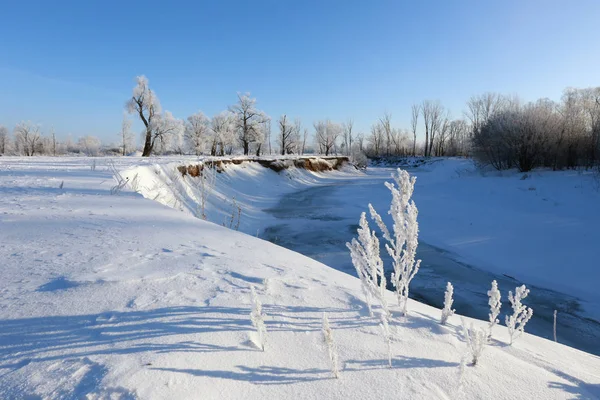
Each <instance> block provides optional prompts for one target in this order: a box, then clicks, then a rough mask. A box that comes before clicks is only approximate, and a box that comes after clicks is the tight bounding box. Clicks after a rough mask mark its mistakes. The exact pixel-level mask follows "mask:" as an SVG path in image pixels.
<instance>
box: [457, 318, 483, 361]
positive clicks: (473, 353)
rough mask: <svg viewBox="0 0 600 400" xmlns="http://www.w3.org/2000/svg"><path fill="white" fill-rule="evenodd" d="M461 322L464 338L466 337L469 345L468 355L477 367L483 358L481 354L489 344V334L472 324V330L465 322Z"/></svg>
mask: <svg viewBox="0 0 600 400" xmlns="http://www.w3.org/2000/svg"><path fill="white" fill-rule="evenodd" d="M461 320H462V330H463V336H464V337H465V342H466V344H467V354H468V356H469V357H470V358H471V364H472V365H473V366H475V365H477V362H478V361H479V359H480V358H481V353H482V352H483V349H484V348H485V345H486V344H487V340H488V332H487V331H486V330H485V329H483V328H475V327H473V323H471V327H470V328H467V324H466V323H465V320H464V319H462V318H461Z"/></svg>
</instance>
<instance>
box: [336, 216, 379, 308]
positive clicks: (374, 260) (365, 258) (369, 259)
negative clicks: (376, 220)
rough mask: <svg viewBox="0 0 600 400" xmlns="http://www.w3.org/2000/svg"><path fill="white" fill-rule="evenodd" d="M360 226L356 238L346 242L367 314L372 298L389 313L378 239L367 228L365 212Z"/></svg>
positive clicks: (361, 217)
mask: <svg viewBox="0 0 600 400" xmlns="http://www.w3.org/2000/svg"><path fill="white" fill-rule="evenodd" d="M359 225H360V227H359V228H358V231H357V232H358V240H357V239H356V238H354V239H352V242H351V243H346V247H348V249H350V256H351V257H352V264H354V268H356V274H357V275H358V277H359V278H360V281H361V283H362V291H363V293H364V295H365V301H366V302H367V307H368V308H369V315H371V316H373V309H372V306H371V303H372V299H373V298H375V299H377V300H378V301H379V303H380V304H381V308H382V309H383V310H384V312H385V313H386V314H387V315H389V314H390V312H389V308H388V304H387V300H386V298H385V294H386V279H385V273H384V270H383V261H381V257H380V255H379V239H377V236H376V235H375V232H372V231H371V229H370V228H369V223H368V222H367V217H366V214H365V213H364V212H363V213H362V214H361V215H360V223H359Z"/></svg>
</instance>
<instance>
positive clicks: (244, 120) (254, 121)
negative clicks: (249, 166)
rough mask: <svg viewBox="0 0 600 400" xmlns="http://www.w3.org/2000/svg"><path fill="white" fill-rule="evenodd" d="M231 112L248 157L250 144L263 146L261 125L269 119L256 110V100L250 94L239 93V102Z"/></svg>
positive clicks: (232, 107) (231, 108)
mask: <svg viewBox="0 0 600 400" xmlns="http://www.w3.org/2000/svg"><path fill="white" fill-rule="evenodd" d="M229 111H231V112H232V113H233V115H234V125H235V129H236V132H237V135H238V140H239V141H240V144H241V145H242V147H243V149H244V155H248V154H249V152H250V144H252V143H261V144H262V139H263V136H262V135H263V130H262V129H261V124H262V123H263V122H264V121H265V120H266V119H267V116H266V114H265V113H264V112H262V111H260V110H259V109H257V108H256V99H253V98H251V97H250V93H245V94H241V93H238V102H237V103H236V104H234V105H232V106H230V107H229Z"/></svg>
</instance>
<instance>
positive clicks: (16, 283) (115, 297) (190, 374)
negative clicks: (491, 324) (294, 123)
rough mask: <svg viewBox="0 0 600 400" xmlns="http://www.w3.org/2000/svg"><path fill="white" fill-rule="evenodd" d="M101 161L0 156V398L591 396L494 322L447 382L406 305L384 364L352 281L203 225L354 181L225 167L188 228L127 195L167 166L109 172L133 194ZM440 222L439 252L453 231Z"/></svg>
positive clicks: (436, 332) (430, 315)
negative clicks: (236, 210)
mask: <svg viewBox="0 0 600 400" xmlns="http://www.w3.org/2000/svg"><path fill="white" fill-rule="evenodd" d="M188 160H191V159H188ZM107 161H108V160H104V159H98V160H97V165H96V169H95V171H92V170H91V168H90V165H91V159H89V158H41V157H40V158H37V157H35V158H32V157H28V158H27V159H25V158H13V157H1V158H0V259H1V260H2V280H0V305H1V307H0V326H1V329H0V398H3V399H22V398H32V399H33V398H41V399H81V398H90V399H106V398H111V399H197V398H199V397H200V398H206V399H240V398H243V399H276V398H348V399H365V398H410V399H448V398H461V399H487V398H495V399H511V400H512V399H514V398H516V397H520V398H530V399H567V398H582V399H583V398H585V399H591V398H598V396H600V376H599V375H598V371H599V370H600V359H599V358H598V357H596V356H593V355H591V354H588V353H584V352H581V351H578V350H575V349H573V348H570V347H567V346H564V345H562V344H557V343H554V342H553V341H549V340H545V339H541V338H538V337H535V336H531V335H528V334H523V335H521V337H520V339H519V341H517V342H515V343H514V344H513V345H512V346H507V345H506V344H507V343H508V342H509V340H510V336H509V334H508V330H507V329H506V328H505V327H502V326H498V327H496V328H495V331H494V336H495V338H494V339H495V340H494V341H493V342H492V343H490V345H488V346H487V347H486V350H485V353H484V355H485V357H484V359H482V360H481V362H480V363H479V364H478V365H477V368H471V367H466V368H464V369H463V379H462V381H463V384H462V385H460V386H459V385H458V383H457V382H458V380H457V374H458V372H459V370H460V360H461V358H460V354H462V353H464V347H465V344H464V342H463V341H462V340H461V339H460V338H459V337H458V336H457V335H456V333H455V329H456V328H457V326H456V325H453V323H452V320H449V322H448V327H442V326H440V325H439V323H438V319H439V313H440V310H439V309H436V308H433V307H430V306H427V305H423V304H421V303H418V302H416V301H413V300H411V299H409V300H408V303H409V307H410V310H411V313H410V314H409V315H408V316H407V317H406V318H405V319H403V321H402V322H399V323H397V324H396V326H394V327H395V328H397V329H395V330H396V331H397V336H398V338H397V339H396V338H395V339H394V343H393V344H394V357H393V360H392V361H393V368H388V367H387V360H386V359H385V358H387V357H385V356H383V355H384V354H385V353H386V349H385V343H383V341H382V340H381V333H380V328H379V326H378V324H377V323H376V321H374V320H373V319H367V318H364V317H362V318H361V316H364V314H365V313H366V305H365V303H364V301H363V298H364V296H363V294H362V291H361V283H360V280H359V279H357V278H355V277H353V276H350V275H348V274H345V273H343V272H340V271H336V270H334V269H331V268H328V267H327V266H325V265H323V264H321V263H319V262H317V261H314V260H311V259H309V258H307V257H304V256H302V255H299V254H297V253H294V252H292V251H289V250H287V249H284V248H282V247H280V246H277V245H274V244H271V243H268V242H265V241H263V240H261V239H260V238H256V237H254V235H246V234H244V233H242V232H236V231H233V230H230V229H226V228H224V227H222V226H220V222H221V221H220V218H219V217H220V216H223V214H222V213H224V212H225V211H224V205H223V208H219V207H218V206H219V204H221V203H224V200H225V199H230V198H231V197H232V195H235V196H236V199H238V200H239V201H240V204H242V207H243V209H244V216H243V217H242V227H241V228H240V229H244V230H247V231H248V232H251V231H252V230H254V232H256V229H257V228H259V227H260V224H261V223H263V221H262V218H264V216H265V214H264V213H263V212H262V211H261V210H262V209H263V207H268V206H270V205H272V204H273V203H274V202H275V201H276V200H277V198H278V197H280V196H282V195H283V194H284V193H289V192H291V191H292V190H293V189H294V188H298V187H301V186H302V185H306V186H310V185H318V184H319V182H323V181H324V180H327V179H329V180H330V181H335V180H336V179H349V178H352V179H361V178H360V177H359V176H353V175H352V173H350V172H332V173H330V174H327V176H325V174H312V173H308V172H301V171H290V172H289V173H287V172H285V173H283V172H282V173H281V174H276V173H275V172H273V171H271V170H268V169H266V168H262V167H256V166H254V165H245V166H244V165H240V166H233V167H231V169H229V170H228V171H226V172H223V173H222V174H219V176H218V178H217V183H216V188H215V190H214V192H213V193H212V194H211V196H212V197H211V198H209V201H208V204H207V216H208V221H204V220H202V219H198V218H195V217H194V216H193V213H194V212H193V210H195V205H194V207H193V208H191V209H189V210H188V209H187V208H186V207H185V205H187V204H188V200H189V199H188V198H185V197H183V196H182V197H180V201H179V203H180V205H181V209H183V210H184V212H180V211H179V210H178V209H177V208H175V209H174V208H172V207H166V206H165V205H163V204H160V203H161V202H167V201H168V199H169V200H172V199H173V198H174V197H172V196H173V194H172V193H173V192H172V191H171V192H167V191H166V190H165V191H164V192H161V191H159V190H158V188H159V186H157V187H156V188H155V189H156V191H154V192H152V194H153V195H154V196H157V195H160V196H158V197H157V200H161V201H160V202H159V201H154V200H152V198H150V199H145V198H144V197H143V196H142V194H143V195H144V196H146V195H149V194H150V193H151V191H152V189H153V188H152V187H151V186H148V185H149V184H150V185H151V182H159V181H161V182H164V181H166V180H167V179H171V177H169V176H167V174H164V172H165V171H167V169H169V168H168V167H167V166H168V165H170V164H172V163H173V160H172V159H162V158H151V159H140V158H129V157H128V158H122V159H121V158H120V159H118V160H115V161H114V164H115V166H116V168H118V169H119V171H122V174H123V176H124V177H129V181H130V182H131V181H133V180H134V179H133V177H134V176H135V175H136V174H138V178H137V181H138V185H137V187H136V190H137V191H136V190H134V189H133V188H132V187H129V186H128V187H125V188H123V190H121V191H120V192H119V193H118V194H114V195H113V194H111V189H112V188H113V186H114V185H115V181H114V180H113V177H112V172H111V171H110V168H109V165H108V163H107ZM157 173H160V176H159V175H158V174H157ZM146 174H147V175H146ZM142 175H143V176H142ZM63 182H64V184H62V183H63ZM61 186H62V187H61ZM162 187H163V186H160V188H162ZM186 187H187V186H186ZM416 190H417V192H418V190H419V187H417V189H416ZM417 192H416V193H417ZM424 192H426V190H424ZM169 196H171V197H169ZM221 196H223V197H221ZM191 203H192V202H191V201H189V204H190V205H191ZM423 203H427V201H423ZM451 204H452V203H451ZM171 205H172V204H171ZM420 206H421V203H420ZM350 211H352V213H353V214H354V215H356V211H357V210H356V209H353V210H350ZM445 212H447V211H445ZM473 214H477V210H474V211H473ZM423 215H426V213H423ZM428 218H430V217H427V219H428ZM209 221H215V222H216V223H212V222H209ZM429 223H430V222H428V223H427V224H421V229H422V230H423V231H424V232H425V231H426V229H425V228H426V227H427V225H428V224H429ZM424 225H425V226H424ZM455 225H456V227H455V229H456V230H457V232H458V233H457V235H455V236H453V237H451V238H449V239H448V240H455V239H457V238H458V236H459V235H461V234H462V235H466V233H465V232H464V231H462V229H463V227H462V225H461V224H460V223H457V224H455ZM461 232H462V233H461ZM436 234H437V233H436ZM499 234H502V232H499ZM432 236H434V234H433V233H432ZM502 237H504V236H502ZM532 245H533V246H535V245H536V244H535V243H533V244H532ZM550 251H551V249H550ZM542 257H545V255H542ZM511 259H512V260H513V261H514V260H515V254H514V253H513V254H511ZM519 263H521V261H519ZM574 268H577V266H574ZM530 272H531V270H530ZM563 275H564V274H563ZM266 279H268V282H269V283H268V288H269V289H268V293H265V292H263V291H262V290H261V287H260V285H261V283H262V282H264V281H265V280H266ZM588 279H591V277H588ZM570 282H571V283H573V282H574V278H573V279H572V280H571V281H570ZM252 285H254V286H256V287H257V292H260V293H261V299H262V301H263V310H264V312H265V314H267V315H269V319H268V320H266V321H265V325H266V327H267V329H268V331H269V338H268V340H269V342H268V349H267V351H265V352H261V351H256V348H255V346H254V345H253V344H252V343H248V335H249V334H250V333H252V332H254V328H253V326H252V324H251V321H250V318H249V313H250V312H251V310H252V307H253V305H252V301H251V293H250V290H249V287H250V286H252ZM457 293H458V288H457ZM386 295H387V300H388V302H392V301H393V299H394V298H395V295H394V293H392V292H387V293H386ZM483 301H484V304H485V299H484V300H483ZM323 313H327V314H328V315H329V323H330V328H331V329H332V330H334V331H335V332H334V334H335V342H336V346H337V349H338V355H339V359H340V360H343V363H340V366H339V368H340V372H341V378H340V379H332V375H331V370H330V366H329V365H326V364H325V360H324V354H323V350H322V332H321V330H322V316H323ZM465 320H466V321H467V323H471V322H472V323H473V325H474V327H475V328H477V327H480V328H483V327H487V325H488V322H487V321H478V320H471V319H469V318H465ZM486 360H493V362H486Z"/></svg>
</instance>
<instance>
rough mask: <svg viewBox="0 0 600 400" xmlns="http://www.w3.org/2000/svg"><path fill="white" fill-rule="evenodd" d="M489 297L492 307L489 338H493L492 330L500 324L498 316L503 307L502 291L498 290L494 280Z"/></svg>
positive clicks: (488, 293)
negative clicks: (501, 300)
mask: <svg viewBox="0 0 600 400" xmlns="http://www.w3.org/2000/svg"><path fill="white" fill-rule="evenodd" d="M487 295H488V297H489V300H488V304H489V305H490V314H489V317H490V324H489V331H490V332H489V337H490V338H491V337H492V329H494V326H496V324H498V323H500V321H499V320H498V315H499V314H500V308H501V307H502V303H501V302H500V298H501V295H500V291H499V290H498V283H497V282H496V281H495V280H493V281H492V289H491V290H488V292H487Z"/></svg>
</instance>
